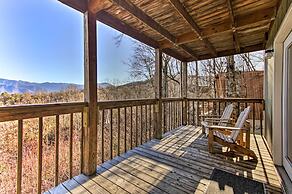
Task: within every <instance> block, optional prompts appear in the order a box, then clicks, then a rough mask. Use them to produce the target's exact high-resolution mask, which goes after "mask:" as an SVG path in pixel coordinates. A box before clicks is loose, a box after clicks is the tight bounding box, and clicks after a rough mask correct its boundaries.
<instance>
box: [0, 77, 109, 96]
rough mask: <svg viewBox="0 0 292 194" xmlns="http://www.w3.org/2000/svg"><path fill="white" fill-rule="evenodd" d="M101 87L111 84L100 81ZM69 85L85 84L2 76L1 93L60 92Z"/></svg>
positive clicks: (78, 87)
mask: <svg viewBox="0 0 292 194" xmlns="http://www.w3.org/2000/svg"><path fill="white" fill-rule="evenodd" d="M98 85H99V87H100V88H106V87H108V86H111V84H108V83H99V84H98ZM69 87H75V88H77V89H80V90H82V89H83V85H79V84H71V83H50V82H44V83H35V82H27V81H21V80H8V79H1V78H0V93H3V92H7V93H21V94H23V93H36V92H59V91H64V90H66V89H67V88H69Z"/></svg>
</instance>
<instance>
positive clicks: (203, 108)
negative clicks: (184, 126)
mask: <svg viewBox="0 0 292 194" xmlns="http://www.w3.org/2000/svg"><path fill="white" fill-rule="evenodd" d="M202 106H203V107H202V110H203V113H202V116H203V121H205V101H203V102H202Z"/></svg>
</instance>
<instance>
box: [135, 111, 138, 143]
mask: <svg viewBox="0 0 292 194" xmlns="http://www.w3.org/2000/svg"><path fill="white" fill-rule="evenodd" d="M135 109H136V112H135V114H136V118H135V119H136V147H137V146H138V106H136V108H135Z"/></svg>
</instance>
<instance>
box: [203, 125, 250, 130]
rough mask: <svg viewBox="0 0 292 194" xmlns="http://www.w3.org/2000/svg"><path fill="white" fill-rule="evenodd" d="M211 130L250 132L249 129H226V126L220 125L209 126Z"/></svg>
mask: <svg viewBox="0 0 292 194" xmlns="http://www.w3.org/2000/svg"><path fill="white" fill-rule="evenodd" d="M208 128H209V130H216V129H219V130H229V131H234V130H244V131H248V130H249V129H246V128H238V127H224V126H218V125H211V126H208Z"/></svg>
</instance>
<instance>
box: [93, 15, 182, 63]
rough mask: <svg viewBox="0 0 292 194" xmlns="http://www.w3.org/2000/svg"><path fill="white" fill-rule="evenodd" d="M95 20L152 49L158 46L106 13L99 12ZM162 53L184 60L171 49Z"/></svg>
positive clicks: (153, 41) (155, 42)
mask: <svg viewBox="0 0 292 194" xmlns="http://www.w3.org/2000/svg"><path fill="white" fill-rule="evenodd" d="M96 17H97V20H98V21H100V22H102V23H104V24H106V25H108V26H110V27H112V28H114V29H116V30H118V31H120V32H121V33H123V34H126V35H128V36H130V37H132V38H134V39H136V40H138V41H140V42H142V43H144V44H147V45H149V46H151V47H153V48H159V44H158V42H157V41H155V40H153V39H152V38H150V37H148V36H147V35H145V34H143V33H141V32H139V31H138V30H136V29H134V28H132V27H131V26H129V25H128V24H126V23H124V22H122V21H120V20H119V19H117V18H115V17H114V16H112V15H111V14H109V13H107V12H106V11H100V12H98V13H97V14H96ZM163 52H164V53H165V54H167V55H169V56H172V57H174V58H176V59H179V60H181V61H185V60H186V58H185V57H184V56H182V55H181V54H179V53H178V52H176V51H173V50H172V49H163Z"/></svg>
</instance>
